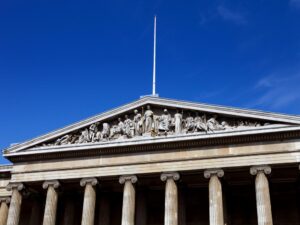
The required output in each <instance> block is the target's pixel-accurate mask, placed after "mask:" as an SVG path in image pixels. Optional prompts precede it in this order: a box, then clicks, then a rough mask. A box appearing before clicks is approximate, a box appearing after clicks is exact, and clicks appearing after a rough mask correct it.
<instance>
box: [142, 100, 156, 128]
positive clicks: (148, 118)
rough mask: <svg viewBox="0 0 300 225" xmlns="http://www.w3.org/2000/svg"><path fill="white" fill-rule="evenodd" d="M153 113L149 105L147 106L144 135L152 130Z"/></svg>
mask: <svg viewBox="0 0 300 225" xmlns="http://www.w3.org/2000/svg"><path fill="white" fill-rule="evenodd" d="M153 115H154V114H153V111H152V110H151V107H150V105H147V110H146V112H145V115H144V119H145V125H144V127H145V133H150V132H151V131H152V129H153Z"/></svg>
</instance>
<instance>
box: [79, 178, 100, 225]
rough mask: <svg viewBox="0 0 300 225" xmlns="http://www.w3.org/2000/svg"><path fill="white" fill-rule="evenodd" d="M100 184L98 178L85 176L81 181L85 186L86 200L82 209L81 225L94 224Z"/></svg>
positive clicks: (82, 185) (81, 184)
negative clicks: (96, 188) (97, 186)
mask: <svg viewBox="0 0 300 225" xmlns="http://www.w3.org/2000/svg"><path fill="white" fill-rule="evenodd" d="M97 184H98V180H97V179H96V178H84V179H82V180H81V181H80V186H81V187H85V188H84V200H83V209H82V219H81V225H94V220H95V205H96V190H95V186H96V185H97Z"/></svg>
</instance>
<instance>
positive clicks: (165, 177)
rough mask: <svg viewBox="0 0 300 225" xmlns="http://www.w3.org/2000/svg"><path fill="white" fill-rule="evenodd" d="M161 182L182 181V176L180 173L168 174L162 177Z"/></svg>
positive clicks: (163, 174)
mask: <svg viewBox="0 0 300 225" xmlns="http://www.w3.org/2000/svg"><path fill="white" fill-rule="evenodd" d="M160 179H161V181H166V180H168V179H173V180H175V181H177V180H179V179H180V174H179V173H178V172H166V173H162V174H161V175H160Z"/></svg>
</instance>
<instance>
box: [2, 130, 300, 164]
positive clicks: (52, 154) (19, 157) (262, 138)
mask: <svg viewBox="0 0 300 225" xmlns="http://www.w3.org/2000/svg"><path fill="white" fill-rule="evenodd" d="M299 138H300V127H299V126H297V127H292V128H291V127H288V128H281V129H279V128H277V129H274V130H273V131H272V130H270V129H268V132H266V130H264V131H261V132H258V131H257V130H254V131H252V132H249V131H247V132H244V133H242V132H239V134H238V135H237V134H231V135H229V134H227V135H224V134H223V135H217V134H215V135H214V136H213V137H211V138H203V137H202V136H198V137H193V136H192V135H191V137H189V138H188V137H184V138H182V139H180V138H178V139H177V140H176V139H175V140H172V141H170V140H169V141H162V140H164V139H162V140H161V141H159V140H154V139H150V140H148V142H147V143H145V142H143V143H141V142H140V143H136V144H132V143H130V144H128V145H124V144H123V145H120V144H116V145H111V144H110V145H109V146H108V145H106V146H105V145H103V146H99V145H92V144H89V145H85V146H77V148H76V147H71V148H69V149H68V148H64V149H62V148H57V149H53V148H52V151H51V149H49V151H47V152H45V149H42V150H41V149H39V150H37V149H36V150H33V151H31V152H24V153H23V154H20V153H16V154H14V155H12V154H11V155H9V156H7V158H8V159H10V160H11V161H12V162H25V161H36V160H49V159H57V158H60V159H63V158H82V157H93V156H99V155H106V154H121V153H138V152H154V151H169V150H180V149H186V148H196V147H204V146H214V145H215V146H218V145H230V144H244V143H249V144H250V143H254V142H270V141H283V140H292V139H299ZM83 147H84V148H83Z"/></svg>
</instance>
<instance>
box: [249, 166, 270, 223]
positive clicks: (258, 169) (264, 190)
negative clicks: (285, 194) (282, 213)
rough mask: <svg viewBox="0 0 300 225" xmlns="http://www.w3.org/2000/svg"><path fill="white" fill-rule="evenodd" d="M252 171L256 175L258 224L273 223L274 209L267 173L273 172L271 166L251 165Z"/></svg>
mask: <svg viewBox="0 0 300 225" xmlns="http://www.w3.org/2000/svg"><path fill="white" fill-rule="evenodd" d="M250 173H251V174H252V175H256V177H255V193H256V210H257V221H258V225H272V224H273V219H272V210H271V200H270V190H269V182H268V178H267V177H266V174H270V173H271V167H269V166H254V167H251V169H250Z"/></svg>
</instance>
